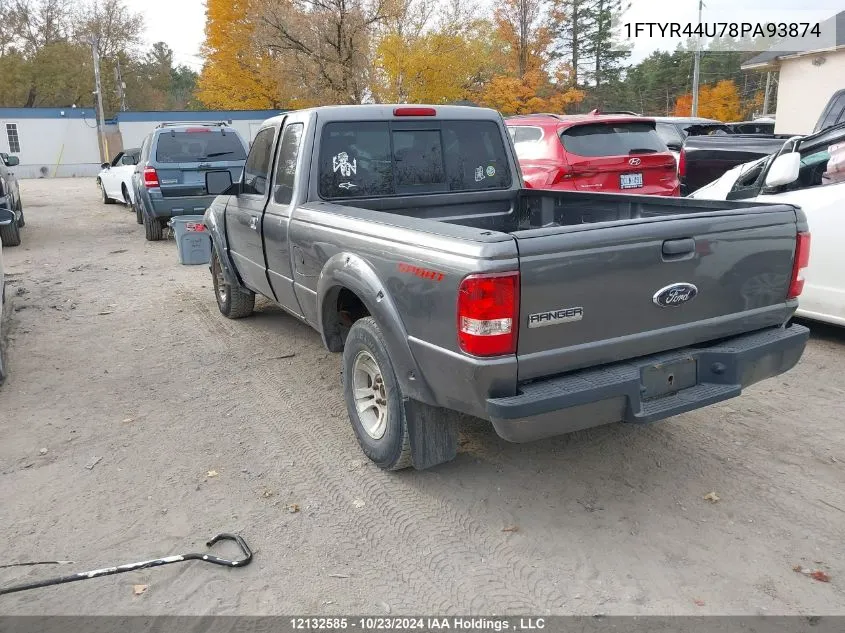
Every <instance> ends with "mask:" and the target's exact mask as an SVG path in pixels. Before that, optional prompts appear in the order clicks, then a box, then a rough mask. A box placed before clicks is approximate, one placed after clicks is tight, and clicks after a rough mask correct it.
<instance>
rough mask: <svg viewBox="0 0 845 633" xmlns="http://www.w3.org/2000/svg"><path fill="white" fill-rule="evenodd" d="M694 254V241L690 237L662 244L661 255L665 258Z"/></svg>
mask: <svg viewBox="0 0 845 633" xmlns="http://www.w3.org/2000/svg"><path fill="white" fill-rule="evenodd" d="M694 252H695V240H694V239H693V238H691V237H687V238H684V239H681V240H666V241H665V242H663V254H664V255H666V256H667V257H682V256H684V255H689V254H690V253H694Z"/></svg>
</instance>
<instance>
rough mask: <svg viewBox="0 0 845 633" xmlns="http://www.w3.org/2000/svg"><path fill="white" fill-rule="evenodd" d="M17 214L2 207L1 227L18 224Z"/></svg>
mask: <svg viewBox="0 0 845 633" xmlns="http://www.w3.org/2000/svg"><path fill="white" fill-rule="evenodd" d="M16 221H17V220H16V218H15V214H14V213H12V210H11V209H7V208H6V207H0V226H8V225H10V224H11V223H12V222H16Z"/></svg>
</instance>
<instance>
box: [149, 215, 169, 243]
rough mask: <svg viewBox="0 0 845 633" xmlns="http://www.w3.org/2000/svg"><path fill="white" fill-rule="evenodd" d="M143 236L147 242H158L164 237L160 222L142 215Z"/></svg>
mask: <svg viewBox="0 0 845 633" xmlns="http://www.w3.org/2000/svg"><path fill="white" fill-rule="evenodd" d="M144 235H145V237H146V238H147V241H148V242H158V241H159V240H161V239H162V238H163V237H164V231H163V230H162V226H161V221H160V220H159V219H158V218H153V217H150V216H149V215H147V214H144Z"/></svg>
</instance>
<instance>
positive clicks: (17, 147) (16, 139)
mask: <svg viewBox="0 0 845 633" xmlns="http://www.w3.org/2000/svg"><path fill="white" fill-rule="evenodd" d="M6 138H7V139H8V140H9V153H10V154H20V153H21V137H20V136H18V124H17V123H7V124H6Z"/></svg>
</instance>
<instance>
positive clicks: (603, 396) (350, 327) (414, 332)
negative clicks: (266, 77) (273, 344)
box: [205, 105, 809, 470]
mask: <svg viewBox="0 0 845 633" xmlns="http://www.w3.org/2000/svg"><path fill="white" fill-rule="evenodd" d="M514 156H515V154H514V151H513V146H512V144H511V141H510V137H509V135H508V133H507V131H506V128H505V126H504V123H503V120H502V118H501V116H500V115H499V114H498V113H497V112H495V111H493V110H487V109H483V108H473V107H460V106H437V107H431V106H391V105H371V106H337V107H323V108H316V109H311V110H302V111H296V112H290V113H287V114H285V115H282V116H278V117H275V118H272V119H269V120H268V121H266V122H265V123H264V125H263V127H262V128H261V130H260V131H259V132H258V134H257V136H256V137H255V141H254V142H253V144H252V147H251V149H250V153H249V156H248V158H247V161H246V166H245V168H244V174H243V177H242V179H241V180H240V182H237V183H234V184H232V183H231V176H230V175H229V172H227V171H216V172H209V173H208V174H207V175H206V180H207V182H206V184H207V187H208V191H209V192H211V193H220V194H221V195H219V196H218V197H217V198H216V199H215V200H214V203H213V204H212V206H211V207H210V208H209V209H208V210H207V212H206V214H205V224H206V225H207V227H208V228H209V230H210V234H211V235H212V239H213V246H214V248H213V254H212V261H211V267H210V268H211V272H212V278H213V285H214V289H215V294H216V298H217V303H218V306H219V308H220V311H221V312H222V313H223V314H224V315H225V316H227V317H229V318H240V317H245V316H247V315H249V314H250V313H251V312H252V310H253V306H254V301H255V295H256V294H261V295H264V296H265V297H268V298H270V299H271V300H272V301H274V302H276V303H278V304H279V305H280V306H282V307H283V308H284V309H285V310H286V311H288V312H289V313H291V314H292V315H294V316H295V317H297V318H298V319H300V320H302V321H304V322H305V323H307V324H308V325H310V326H312V327H313V328H315V329H316V330H317V331H318V332H320V334H321V335H322V338H323V341H324V343H325V345H326V347H327V348H328V349H329V350H330V351H332V352H341V351H342V352H343V390H344V396H345V400H346V404H347V408H348V411H349V417H350V419H351V422H352V426H353V428H354V430H355V433H356V435H357V437H358V440H359V443H360V445H361V447H362V449H363V451H364V453H366V454H367V456H368V457H370V459H372V460H373V461H374V462H375V463H377V464H378V465H379V466H381V467H382V468H385V469H391V470H395V469H399V468H404V467H407V466H414V467H416V468H426V467H429V466H432V465H435V464H438V463H441V462H444V461H447V460H450V459H452V458H453V457H454V456H455V453H456V446H457V434H458V428H457V427H458V420H459V419H460V416H459V415H454V413H455V412H460V413H463V414H468V415H471V416H475V417H478V418H483V419H485V420H489V421H490V422H492V424H493V427H494V428H495V430H496V432H497V433H498V434H499V435H500V436H501V437H503V438H505V439H506V440H510V441H513V442H526V441H531V440H537V439H540V438H546V437H551V436H554V435H559V434H562V433H567V432H569V431H575V430H578V429H584V428H588V427H592V426H597V425H600V424H606V423H610V422H617V421H625V422H630V423H637V424H641V423H647V422H652V421H655V420H660V419H662V418H666V417H669V416H672V415H676V414H679V413H683V412H686V411H690V410H693V409H697V408H699V407H703V406H706V405H709V404H712V403H715V402H719V401H722V400H725V399H728V398H732V397H734V396H737V395H739V394H740V392H741V391H742V389H743V388H744V387H747V386H748V385H751V384H753V383H756V382H758V381H760V380H763V379H766V378H769V377H772V376H776V375H778V374H780V373H782V372H785V371H787V370H789V369H790V368H791V367H793V366H794V365H795V364H796V363H797V362H798V360H799V358H800V357H801V354H802V353H803V350H804V347H805V345H806V342H807V340H808V336H809V331H808V330H807V328H805V327H802V326H800V325H794V324H790V323H789V321H790V317H791V316H792V314H793V312H794V310H795V308H796V306H797V305H798V300H797V296H798V294H800V292H801V286H802V283H803V282H802V280H801V277H800V275H801V270H802V268H803V267H805V266H806V262H807V258H808V249H809V234H808V233H807V230H808V227H807V223H806V220H805V217H804V215H803V213H802V212H801V211H800V210H799V209H797V208H795V207H792V206H789V205H759V204H753V203H748V202H722V201H719V202H714V201H707V200H690V199H677V198H660V197H650V196H637V195H615V194H598V193H596V194H591V193H575V192H557V191H542V190H532V189H525V188H524V187H523V184H522V178H521V175H520V172H519V167H518V165H517V162H516V160H515V158H514ZM761 423H763V421H761Z"/></svg>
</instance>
